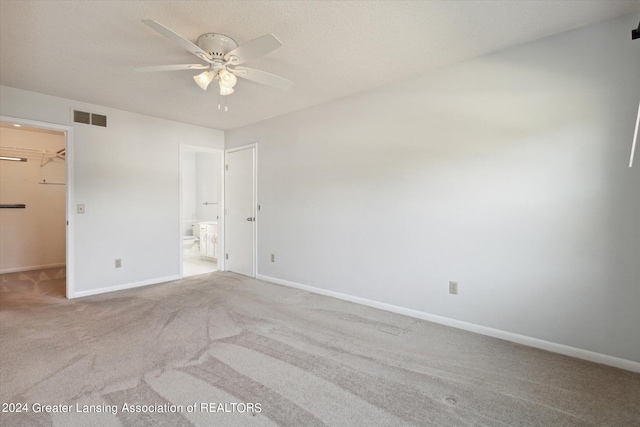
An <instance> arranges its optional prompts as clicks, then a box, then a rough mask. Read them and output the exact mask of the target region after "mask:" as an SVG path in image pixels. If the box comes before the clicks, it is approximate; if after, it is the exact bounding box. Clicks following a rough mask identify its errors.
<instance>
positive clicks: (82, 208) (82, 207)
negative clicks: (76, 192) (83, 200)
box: [78, 204, 84, 214]
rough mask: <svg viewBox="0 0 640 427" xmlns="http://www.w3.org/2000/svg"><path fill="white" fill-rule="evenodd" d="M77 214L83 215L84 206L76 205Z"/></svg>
mask: <svg viewBox="0 0 640 427" xmlns="http://www.w3.org/2000/svg"><path fill="white" fill-rule="evenodd" d="M78 213H79V214H83V213H84V204H81V205H78Z"/></svg>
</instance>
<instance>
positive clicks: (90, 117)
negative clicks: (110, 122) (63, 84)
mask: <svg viewBox="0 0 640 427" xmlns="http://www.w3.org/2000/svg"><path fill="white" fill-rule="evenodd" d="M73 121H74V122H75V123H83V124H85V125H94V126H100V127H103V128H106V127H107V116H103V115H101V114H95V113H88V112H86V111H78V110H73Z"/></svg>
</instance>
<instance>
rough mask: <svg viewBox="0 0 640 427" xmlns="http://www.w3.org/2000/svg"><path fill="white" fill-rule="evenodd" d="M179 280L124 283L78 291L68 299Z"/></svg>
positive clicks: (169, 278)
mask: <svg viewBox="0 0 640 427" xmlns="http://www.w3.org/2000/svg"><path fill="white" fill-rule="evenodd" d="M180 279H182V277H180V276H179V275H175V276H166V277H159V278H155V279H149V280H143V281H141V282H134V283H125V284H124V285H117V286H108V287H106V288H99V289H91V290H89V291H80V292H76V293H75V294H74V295H73V296H72V297H69V298H82V297H88V296H91V295H98V294H105V293H108V292H115V291H123V290H126V289H134V288H140V287H142V286H149V285H157V284H159V283H166V282H171V281H174V280H180Z"/></svg>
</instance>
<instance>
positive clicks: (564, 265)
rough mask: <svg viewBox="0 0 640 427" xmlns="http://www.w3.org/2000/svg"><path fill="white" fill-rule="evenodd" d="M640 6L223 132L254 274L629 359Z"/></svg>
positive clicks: (635, 352)
mask: <svg viewBox="0 0 640 427" xmlns="http://www.w3.org/2000/svg"><path fill="white" fill-rule="evenodd" d="M639 18H640V16H638V15H637V14H636V15H631V16H626V17H622V18H619V19H616V20H613V21H609V22H605V23H602V24H598V25H593V26H589V27H584V28H579V29H576V30H573V31H570V32H567V33H564V34H561V35H557V36H553V37H549V38H545V39H542V40H539V41H536V42H533V43H530V44H527V45H523V46H519V47H517V48H512V49H509V50H505V51H501V52H498V53H495V54H492V55H488V56H484V57H481V58H478V59H476V60H472V61H468V62H464V63H460V64H458V65H456V66H453V67H449V68H446V69H442V70H439V71H437V72H433V73H430V74H427V75H424V76H420V77H417V78H415V79H412V80H408V81H404V82H401V83H396V84H391V85H389V86H385V87H381V88H378V89H376V90H372V91H369V92H365V93H362V94H359V95H356V96H352V97H348V98H345V99H342V100H339V101H336V102H332V103H329V104H324V105H321V106H318V107H315V108H310V109H307V110H304V111H300V112H297V113H293V114H290V115H287V116H283V117H279V118H274V119H270V120H267V121H264V122H261V123H258V124H256V125H252V126H248V127H245V128H241V129H238V130H234V131H231V132H227V133H226V134H225V141H226V147H227V148H231V147H236V146H239V145H243V144H247V143H253V142H257V143H258V144H259V151H258V153H259V159H258V162H259V166H258V195H259V203H261V204H262V206H263V211H262V212H261V213H260V217H259V250H258V257H259V259H258V271H259V273H260V274H261V275H265V276H269V277H273V278H278V279H282V280H287V281H291V282H295V283H299V284H303V285H309V286H313V287H317V288H321V289H324V290H328V291H334V292H340V293H344V294H348V295H352V296H356V297H362V298H367V299H370V300H375V301H381V302H384V303H388V304H392V305H396V306H400V307H406V308H409V309H415V310H419V311H422V312H426V313H431V314H435V315H440V316H444V317H447V318H452V319H457V320H461V321H465V322H470V323H473V324H477V325H483V326H486V327H489V328H495V329H499V330H502V331H507V332H512V333H516V334H521V335H525V336H528V337H534V338H539V339H542V340H547V341H551V342H554V343H559V344H565V345H568V346H572V347H577V348H580V349H586V350H590V351H593V352H596V353H601V354H605V355H610V356H615V357H619V358H623V359H627V360H632V361H636V362H640V334H639V333H638V328H639V325H640V309H639V303H640V267H639V266H640V167H635V168H633V169H629V168H628V167H627V165H628V156H629V152H630V148H631V141H632V136H633V129H634V125H635V119H636V113H637V108H638V101H639V100H640V71H639V70H640V41H635V42H634V41H631V37H630V33H631V29H632V28H634V27H636V26H637V25H638V19H639ZM470 36H472V35H470ZM390 66H393V65H390ZM637 161H638V163H639V164H640V159H637ZM271 253H275V254H276V260H277V262H275V263H271V262H270V259H269V254H271ZM449 280H456V281H458V282H459V287H460V290H459V295H458V296H452V295H449V294H448V281H449Z"/></svg>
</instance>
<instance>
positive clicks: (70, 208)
mask: <svg viewBox="0 0 640 427" xmlns="http://www.w3.org/2000/svg"><path fill="white" fill-rule="evenodd" d="M0 122H8V123H13V124H18V125H22V126H27V127H33V128H39V129H48V130H53V131H57V132H63V133H64V134H65V157H66V160H65V167H66V170H67V172H66V173H67V182H66V186H65V187H66V197H67V201H66V205H67V206H66V209H67V212H66V218H67V227H66V244H65V246H66V251H67V252H66V263H65V264H66V266H67V272H66V279H65V282H66V291H65V294H66V296H67V298H71V295H73V290H74V287H75V264H76V258H75V225H74V221H73V214H74V212H75V210H74V205H75V199H74V173H73V158H74V156H73V155H74V150H73V127H72V126H67V125H62V124H56V123H48V122H40V121H36V120H29V119H20V118H17V117H9V116H0Z"/></svg>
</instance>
